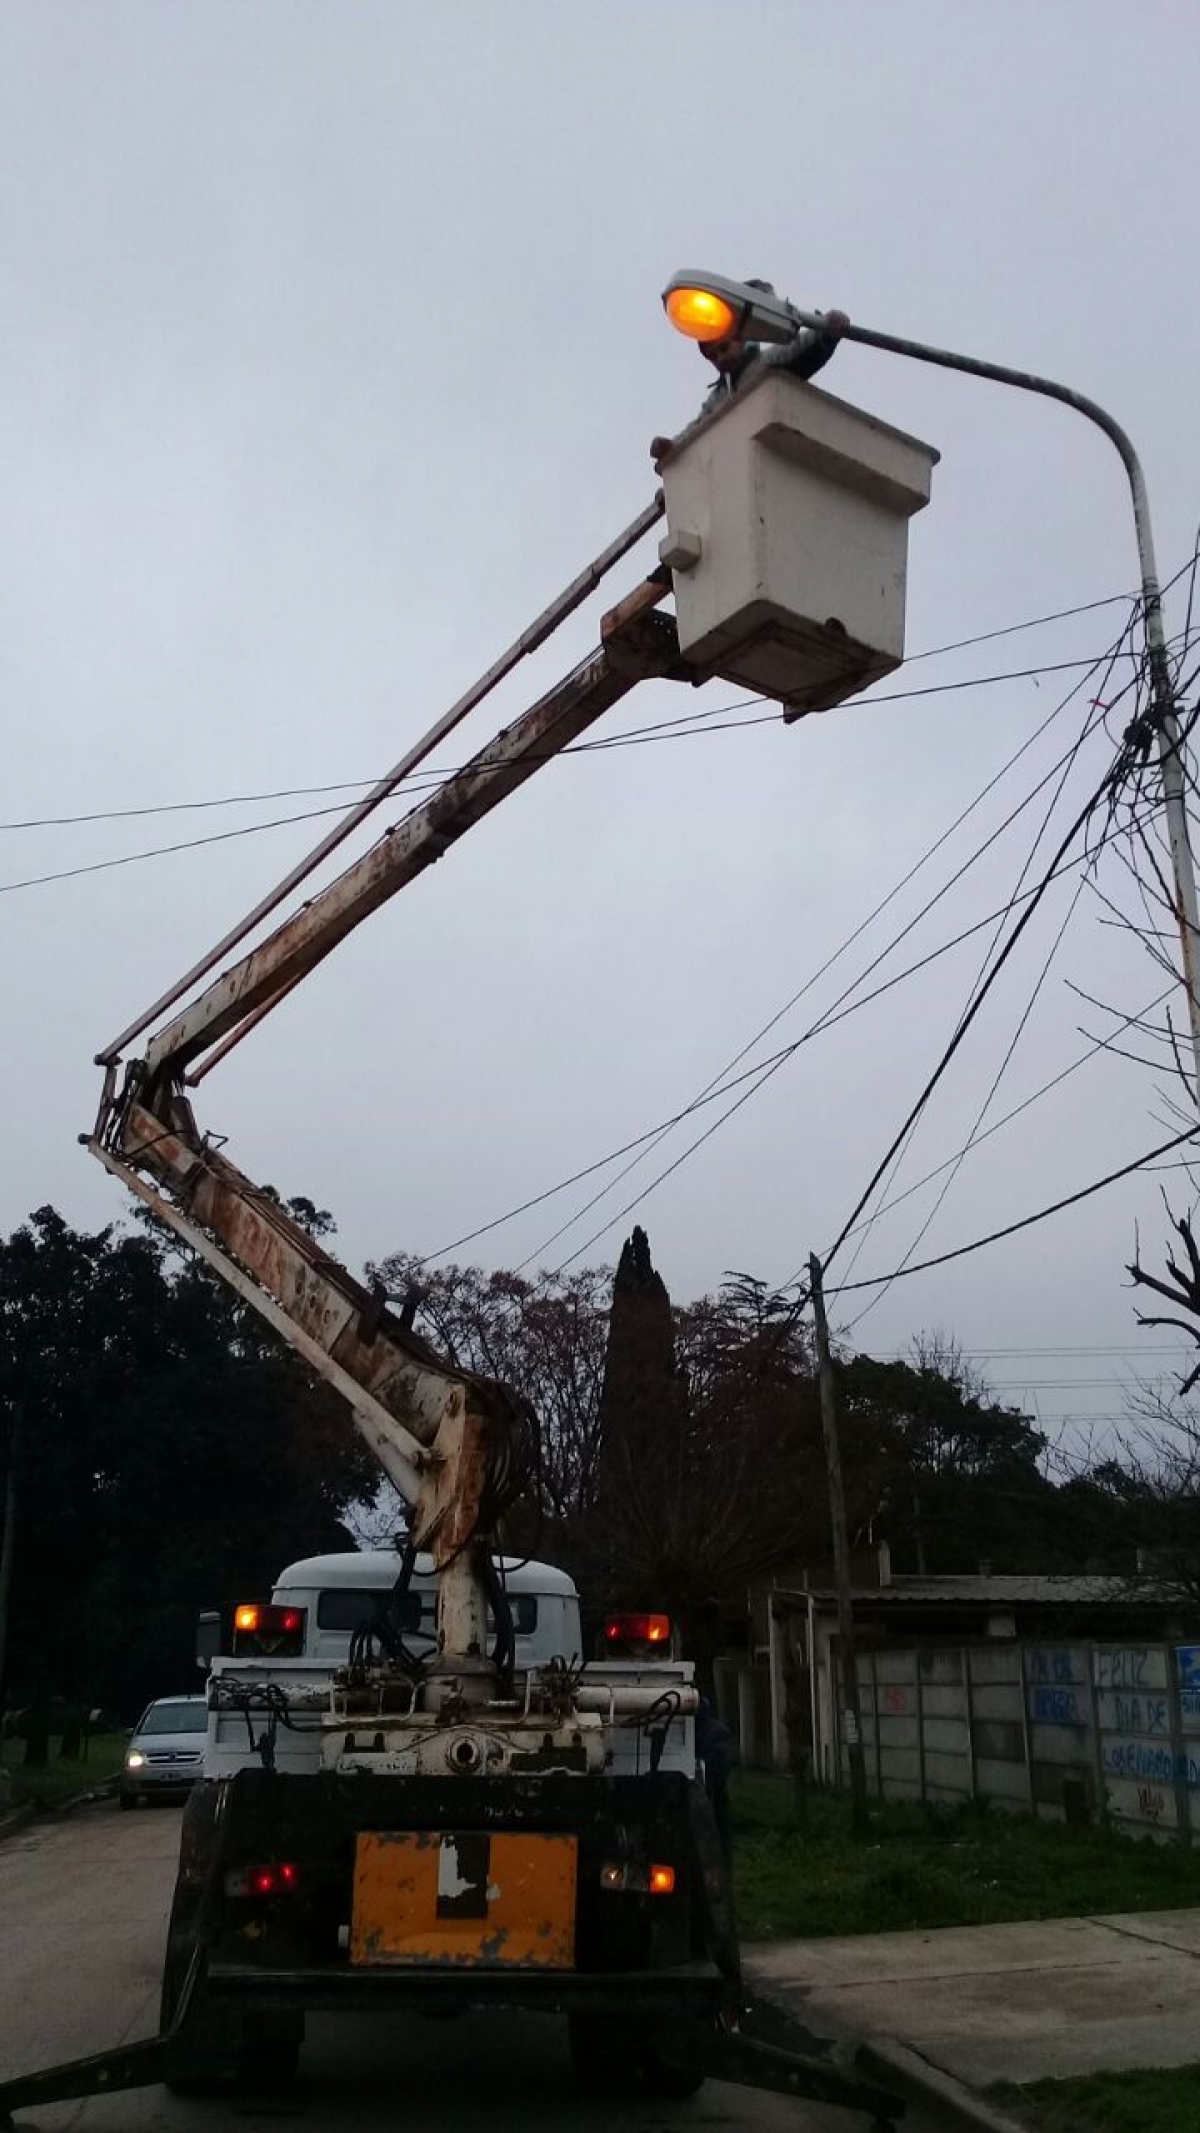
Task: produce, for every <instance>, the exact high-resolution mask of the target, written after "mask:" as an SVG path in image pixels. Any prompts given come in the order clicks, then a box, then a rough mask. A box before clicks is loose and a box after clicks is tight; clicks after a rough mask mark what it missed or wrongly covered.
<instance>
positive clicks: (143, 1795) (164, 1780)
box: [117, 1766, 204, 1800]
mask: <svg viewBox="0 0 1200 2133" xmlns="http://www.w3.org/2000/svg"><path fill="white" fill-rule="evenodd" d="M203 1774H204V1772H203V1768H202V1767H201V1766H197V1768H196V1769H195V1770H189V1771H187V1772H180V1771H178V1770H172V1771H171V1772H170V1773H169V1774H164V1775H163V1776H162V1777H159V1776H158V1775H157V1774H151V1775H147V1773H146V1771H144V1770H139V1771H137V1772H135V1773H131V1772H125V1771H123V1772H122V1774H121V1776H120V1778H119V1779H118V1780H117V1791H118V1792H119V1793H120V1794H121V1796H122V1798H124V1799H128V1800H146V1799H155V1800H157V1799H160V1798H164V1797H165V1796H166V1795H167V1794H168V1793H172V1794H174V1795H175V1796H176V1797H177V1798H179V1799H182V1798H183V1796H184V1794H185V1793H189V1792H190V1791H191V1790H192V1787H193V1786H194V1785H198V1784H199V1782H200V1779H201V1777H202V1776H203Z"/></svg>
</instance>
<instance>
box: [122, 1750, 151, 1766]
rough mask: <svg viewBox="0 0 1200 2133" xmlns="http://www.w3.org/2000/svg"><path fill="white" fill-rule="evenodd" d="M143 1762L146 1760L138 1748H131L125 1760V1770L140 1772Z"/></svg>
mask: <svg viewBox="0 0 1200 2133" xmlns="http://www.w3.org/2000/svg"><path fill="white" fill-rule="evenodd" d="M145 1760H146V1758H145V1756H144V1755H143V1754H142V1752H141V1749H140V1748H131V1749H130V1751H129V1753H128V1755H127V1756H126V1758H125V1768H126V1769H127V1770H140V1769H141V1767H142V1764H143V1763H144V1762H145Z"/></svg>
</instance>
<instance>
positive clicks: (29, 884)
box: [0, 660, 1087, 896]
mask: <svg viewBox="0 0 1200 2133" xmlns="http://www.w3.org/2000/svg"><path fill="white" fill-rule="evenodd" d="M1066 665H1067V666H1069V667H1071V668H1075V667H1080V666H1085V665H1087V662H1085V661H1083V660H1069V661H1067V662H1066ZM1061 671H1063V668H1062V666H1061V665H1056V666H1052V667H1042V668H1032V667H1030V668H1024V669H1022V670H1021V672H1020V673H1014V674H1012V675H998V674H992V675H983V676H981V677H980V683H986V682H988V681H1003V680H1025V679H1028V678H1029V676H1030V675H1032V674H1036V673H1043V674H1044V673H1059V672H1061ZM979 685H980V684H979V683H976V682H970V681H961V682H946V683H943V684H940V685H939V688H938V689H936V690H922V689H914V690H909V691H907V692H903V693H907V694H909V695H913V696H920V695H931V694H937V693H940V691H941V690H942V689H954V690H958V689H968V688H974V687H976V686H979ZM765 700H766V699H765V698H762V697H757V698H753V697H752V698H748V699H746V701H747V702H751V703H753V702H759V703H761V702H764V701H765ZM861 701H862V702H864V703H867V702H880V703H883V702H889V701H892V699H891V698H885V697H879V698H867V697H864V698H862V699H861ZM726 708H727V709H728V708H731V707H728V706H727V707H726ZM701 717H708V718H709V719H710V723H708V724H706V725H698V724H696V723H694V721H695V720H697V719H699V718H701ZM782 718H783V714H782V712H781V711H779V710H774V711H769V712H764V713H762V714H761V716H759V717H757V718H745V719H723V720H717V719H715V718H713V717H712V715H711V714H705V713H700V712H689V713H685V714H684V716H683V717H682V718H679V719H663V720H659V721H657V722H656V723H655V724H654V725H653V726H648V727H644V728H639V727H631V728H629V729H628V730H627V731H626V732H623V733H614V734H608V735H602V736H600V737H599V738H597V739H595V740H591V741H575V742H572V743H571V744H570V745H569V746H568V747H565V748H557V749H551V750H547V751H546V753H545V755H544V756H542V757H540V758H539V757H538V756H537V755H535V754H530V755H526V756H525V757H524V758H523V760H524V761H525V762H526V763H531V762H532V763H536V762H538V761H539V760H541V761H544V762H551V761H557V760H558V758H559V757H561V756H571V755H589V754H601V753H604V752H605V751H607V750H609V749H614V748H633V747H648V746H651V745H654V744H655V743H658V742H663V741H683V740H702V739H704V738H706V737H707V736H708V735H709V734H711V733H735V732H742V731H744V730H745V729H746V728H747V727H751V726H769V725H778V724H780V723H781V722H782ZM506 767H507V766H505V765H497V766H495V773H496V775H500V774H501V773H502V772H503V771H504V770H505V769H506ZM469 768H470V765H469V764H462V765H459V766H458V767H457V768H456V769H454V770H446V771H443V772H439V773H437V774H436V775H431V776H429V777H428V778H426V779H425V782H424V783H423V784H421V786H420V787H419V790H420V791H422V792H430V791H436V790H437V789H438V788H439V787H441V786H442V785H444V784H445V783H446V782H447V780H448V779H450V778H452V777H456V776H457V775H458V774H459V772H460V771H461V770H463V769H469ZM489 768H491V766H484V768H483V772H482V774H483V775H487V773H488V769H489ZM424 776H425V774H423V773H415V774H414V780H413V783H412V784H411V785H409V786H406V787H405V788H404V790H405V792H406V793H407V794H409V795H410V796H411V795H412V793H413V792H414V791H415V790H417V789H418V785H417V780H418V779H419V778H423V777H424ZM361 782H364V783H365V782H366V781H365V780H364V781H361ZM345 789H346V788H345V787H338V786H333V787H328V786H327V787H315V788H313V790H315V791H322V790H323V791H344V790H345ZM397 789H398V790H399V789H400V788H397ZM297 790H298V791H302V790H303V788H297ZM262 797H264V798H266V797H275V798H283V797H285V794H284V793H283V792H282V791H281V792H280V793H278V794H275V795H263V796H262ZM232 804H234V803H233V802H232V801H179V802H174V803H172V804H171V806H170V807H168V808H161V809H160V808H145V809H134V810H128V811H124V810H118V811H117V813H116V814H109V815H106V814H94V815H77V816H60V817H58V818H56V819H54V818H49V817H47V818H45V819H44V820H42V821H38V822H35V821H32V820H30V821H28V822H10V823H0V829H10V830H13V829H44V828H58V827H68V826H70V827H77V826H80V825H82V824H84V823H87V822H100V821H106V820H115V819H117V817H118V815H119V814H122V813H124V812H132V813H136V814H156V813H169V812H173V811H176V810H177V809H178V810H182V809H192V808H199V807H210V806H212V807H219V806H228V805H232ZM343 811H344V810H343V809H342V807H340V806H337V805H330V806H329V807H315V808H307V809H304V810H303V811H301V812H299V813H297V814H292V815H275V816H272V818H271V819H270V820H269V821H267V822H248V823H243V824H241V825H240V826H239V827H238V828H236V829H227V830H212V831H210V832H208V833H207V834H206V835H204V836H201V837H186V838H181V839H180V840H178V841H177V842H175V843H171V844H158V845H151V846H149V847H148V848H147V849H144V850H142V851H137V852H120V853H118V854H117V855H116V856H115V857H113V858H111V859H93V860H88V861H86V862H83V863H81V864H80V865H79V866H75V867H58V868H55V869H53V870H52V871H50V872H48V873H45V874H30V875H26V876H24V877H23V878H22V879H21V880H19V881H5V882H0V896H10V895H13V894H15V892H16V891H17V890H20V889H38V888H44V887H46V886H47V885H48V884H49V883H51V882H56V881H74V880H76V879H77V878H79V877H80V876H81V875H85V874H104V873H108V872H110V871H111V870H112V869H113V868H116V867H127V866H136V865H138V864H139V863H140V862H141V861H143V860H147V859H163V858H166V857H168V856H170V855H171V854H173V853H176V852H189V851H198V850H200V849H201V848H202V847H203V846H205V845H211V844H225V843H228V842H230V841H231V840H232V839H234V838H238V837H254V836H258V835H260V834H261V833H262V832H264V831H266V830H274V829H286V828H288V827H290V826H291V825H292V824H293V823H297V822H316V821H319V820H321V819H322V818H323V817H325V816H327V815H338V814H341V813H343Z"/></svg>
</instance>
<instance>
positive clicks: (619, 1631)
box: [604, 1615, 671, 1645]
mask: <svg viewBox="0 0 1200 2133" xmlns="http://www.w3.org/2000/svg"><path fill="white" fill-rule="evenodd" d="M604 1641H605V1643H606V1644H661V1645H668V1644H669V1643H670V1642H671V1617H670V1615H609V1616H608V1617H607V1619H606V1621H605V1624H604Z"/></svg>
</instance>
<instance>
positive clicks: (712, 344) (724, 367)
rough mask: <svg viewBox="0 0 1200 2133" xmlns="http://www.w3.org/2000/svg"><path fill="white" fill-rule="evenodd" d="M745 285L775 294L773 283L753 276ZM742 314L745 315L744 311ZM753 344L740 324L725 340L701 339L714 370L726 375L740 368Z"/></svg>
mask: <svg viewBox="0 0 1200 2133" xmlns="http://www.w3.org/2000/svg"><path fill="white" fill-rule="evenodd" d="M743 286H744V287H745V288H747V289H761V290H762V292H763V294H764V296H774V294H775V288H774V284H773V283H771V282H769V281H758V280H756V279H755V278H754V277H753V276H751V278H750V279H749V280H747V281H746V282H745V283H744V284H743ZM742 316H743V318H744V317H745V313H744V312H743V314H742ZM753 346H754V343H753V342H752V341H751V340H749V339H748V337H747V336H746V334H745V333H743V332H742V331H741V328H740V324H739V327H738V329H737V330H736V331H735V332H733V333H731V334H729V335H727V337H726V339H725V340H723V341H701V343H700V353H701V355H702V356H704V357H706V358H707V360H708V361H709V362H710V363H711V364H712V366H713V369H714V370H719V371H720V372H721V373H722V375H724V374H725V373H727V372H728V371H735V370H738V369H739V368H740V367H741V365H742V364H743V363H744V362H745V360H746V357H747V356H748V355H749V353H750V351H751V349H752V347H753Z"/></svg>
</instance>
